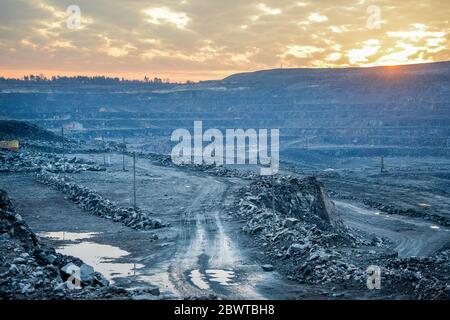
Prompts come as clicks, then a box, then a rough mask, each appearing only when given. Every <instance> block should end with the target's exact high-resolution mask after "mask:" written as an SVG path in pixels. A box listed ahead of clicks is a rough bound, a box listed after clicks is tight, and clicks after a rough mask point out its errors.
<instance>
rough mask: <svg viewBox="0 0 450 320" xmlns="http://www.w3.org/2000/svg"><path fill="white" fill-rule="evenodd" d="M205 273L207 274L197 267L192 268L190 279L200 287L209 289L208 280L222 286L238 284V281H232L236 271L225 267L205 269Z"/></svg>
mask: <svg viewBox="0 0 450 320" xmlns="http://www.w3.org/2000/svg"><path fill="white" fill-rule="evenodd" d="M205 273H206V274H203V273H202V272H201V271H200V270H198V269H195V270H192V271H191V272H190V274H189V277H190V280H191V281H192V283H193V284H194V285H195V286H196V287H198V288H199V289H202V290H208V289H209V285H208V283H207V281H211V282H217V283H219V284H221V285H222V286H233V285H236V283H232V281H233V279H234V277H235V273H234V271H230V270H223V269H207V270H205ZM205 279H206V280H205Z"/></svg>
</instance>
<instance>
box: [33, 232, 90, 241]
mask: <svg viewBox="0 0 450 320" xmlns="http://www.w3.org/2000/svg"><path fill="white" fill-rule="evenodd" d="M97 234H98V233H97V232H66V231H56V232H38V233H37V235H38V236H39V237H43V238H50V239H53V240H61V241H77V240H84V239H89V238H92V237H94V236H95V235H97Z"/></svg>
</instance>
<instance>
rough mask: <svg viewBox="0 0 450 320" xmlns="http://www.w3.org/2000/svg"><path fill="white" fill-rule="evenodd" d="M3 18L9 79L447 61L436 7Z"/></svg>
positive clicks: (166, 5)
mask: <svg viewBox="0 0 450 320" xmlns="http://www.w3.org/2000/svg"><path fill="white" fill-rule="evenodd" d="M0 12H1V13H0V17H1V18H2V25H1V27H2V28H1V29H0V30H1V32H0V74H2V75H3V76H6V77H12V78H17V77H21V76H23V75H25V74H39V73H42V74H44V75H46V76H47V77H51V76H53V75H65V76H74V75H84V76H93V75H99V74H100V75H105V76H108V77H119V78H122V77H123V78H126V79H129V80H138V79H143V78H144V76H149V77H151V78H153V77H160V78H163V79H170V80H171V81H174V82H185V81H188V80H189V81H194V82H198V81H206V80H219V79H223V78H225V77H227V76H229V75H232V74H236V73H242V72H252V71H258V70H270V69H278V68H283V69H287V68H344V67H371V66H393V65H408V64H417V63H428V62H439V61H448V60H450V49H449V46H448V43H449V41H448V40H449V31H450V27H449V20H448V17H449V16H450V8H449V6H448V5H447V4H445V3H443V2H440V1H438V0H432V1H429V2H427V3H423V2H422V1H419V0H414V1H411V2H408V3H401V4H399V3H396V2H394V1H390V0H382V1H376V2H370V1H367V0H341V1H340V2H339V4H336V3H335V2H331V1H329V0H320V1H315V2H314V3H313V2H312V1H310V0H305V1H293V0H283V1H273V0H266V1H260V0H251V1H248V2H246V3H240V2H239V1H237V0H233V1H227V2H226V3H215V2H214V1H204V0H184V1H181V2H173V1H169V0H160V1H157V2H142V1H139V2H134V1H133V2H124V1H117V0H114V1H108V2H107V3H104V2H103V1H99V2H91V1H87V0H77V1H76V2H75V3H73V2H70V1H68V0H63V1H55V0H43V1H35V0H23V1H13V0H6V1H2V3H0Z"/></svg>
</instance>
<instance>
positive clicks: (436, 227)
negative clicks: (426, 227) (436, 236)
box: [430, 226, 440, 229]
mask: <svg viewBox="0 0 450 320" xmlns="http://www.w3.org/2000/svg"><path fill="white" fill-rule="evenodd" d="M430 228H431V229H440V227H439V226H430Z"/></svg>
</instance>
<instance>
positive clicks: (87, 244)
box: [38, 231, 144, 282]
mask: <svg viewBox="0 0 450 320" xmlns="http://www.w3.org/2000/svg"><path fill="white" fill-rule="evenodd" d="M97 234H98V233H97V232H84V233H82V232H81V233H77V232H65V231H58V232H40V233H38V236H40V237H45V238H50V239H53V240H60V241H73V243H69V244H65V245H62V246H60V247H57V248H56V251H57V252H59V253H62V254H66V255H70V256H74V257H77V258H79V259H81V260H83V261H84V262H85V263H87V264H89V265H91V266H92V267H94V269H95V271H98V272H100V273H101V274H103V275H104V276H105V278H107V279H108V280H110V281H111V282H114V278H125V277H130V276H135V275H138V274H139V272H138V269H140V268H143V267H144V265H143V264H138V263H137V264H135V263H119V262H114V260H116V259H119V258H123V257H126V256H128V255H129V254H130V253H129V252H127V251H125V250H122V249H120V248H119V247H115V246H111V245H107V244H99V243H95V242H91V241H80V240H86V239H90V238H93V237H94V236H96V235H97Z"/></svg>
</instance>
